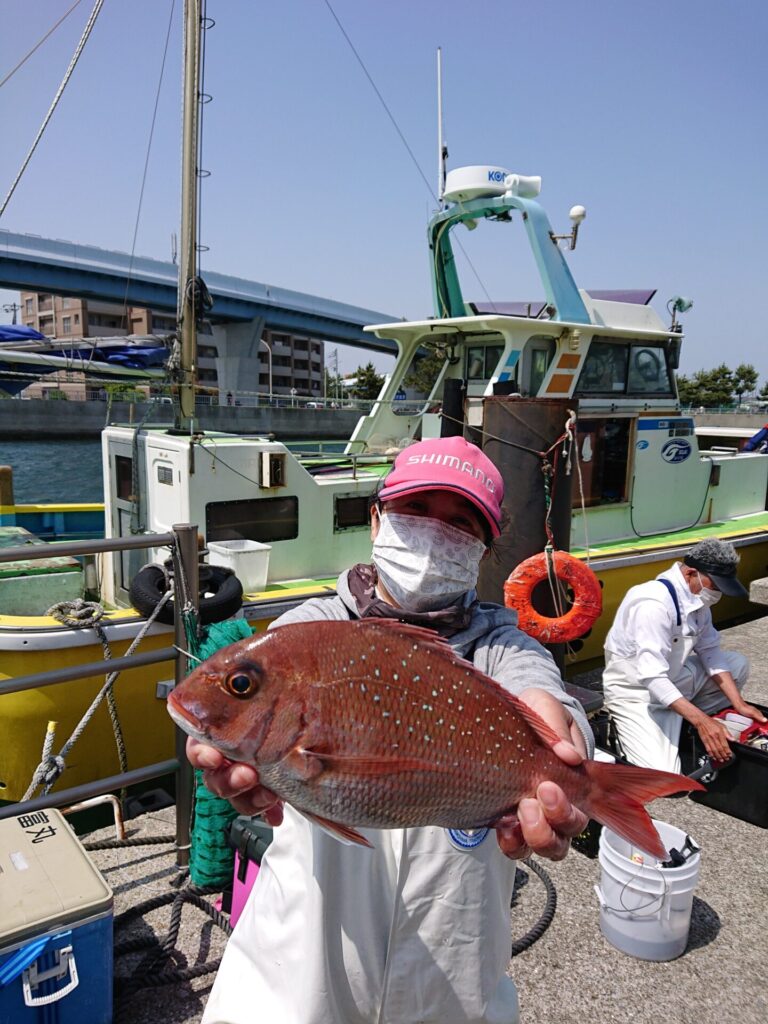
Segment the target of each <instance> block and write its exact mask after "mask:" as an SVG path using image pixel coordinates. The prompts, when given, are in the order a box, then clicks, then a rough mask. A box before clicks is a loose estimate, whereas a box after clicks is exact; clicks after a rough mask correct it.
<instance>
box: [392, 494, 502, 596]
mask: <svg viewBox="0 0 768 1024" xmlns="http://www.w3.org/2000/svg"><path fill="white" fill-rule="evenodd" d="M484 553H485V544H484V543H483V542H482V541H481V540H478V539H477V538H476V537H472V536H470V535H469V534H468V533H464V531H463V530H459V529H457V528H456V527H455V526H449V525H448V524H447V523H442V522H440V520H439V519H429V518H427V517H426V516H408V515H399V514H397V513H394V514H390V513H386V514H384V515H382V516H381V518H380V520H379V532H378V533H377V534H376V540H375V541H374V542H373V564H374V565H375V566H376V571H377V572H378V574H379V579H380V580H381V582H382V583H383V584H384V586H385V587H386V588H387V593H388V594H390V596H391V597H393V598H394V599H395V601H397V603H398V605H399V606H400V607H401V608H403V609H405V610H406V611H410V612H425V611H434V610H435V609H437V608H447V607H448V605H449V604H453V603H454V602H455V601H456V600H457V599H458V598H459V597H461V595H462V594H465V593H466V592H467V591H468V590H472V589H473V587H474V586H475V584H476V583H477V575H478V573H479V572H480V559H481V558H482V557H483V554H484Z"/></svg>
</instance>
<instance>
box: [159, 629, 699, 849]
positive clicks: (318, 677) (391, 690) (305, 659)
mask: <svg viewBox="0 0 768 1024" xmlns="http://www.w3.org/2000/svg"><path fill="white" fill-rule="evenodd" d="M168 711H169V713H170V714H171V716H172V718H173V719H174V721H175V722H176V723H177V725H179V726H180V728H181V729H183V730H184V731H185V732H187V733H189V734H190V735H191V736H194V737H195V738H196V739H199V740H202V741H204V742H206V743H209V744H211V745H212V746H214V747H216V748H218V749H219V750H220V751H221V752H222V753H223V754H224V755H225V756H226V757H227V758H229V759H230V760H232V761H242V762H245V763H247V764H251V765H254V766H255V767H256V768H257V770H258V772H259V777H260V781H261V784H262V785H263V786H266V787H267V788H268V789H270V790H272V791H273V792H274V793H275V794H277V796H279V797H280V798H282V799H283V800H285V801H286V802H288V803H290V804H292V805H293V806H294V807H295V808H296V809H297V810H299V811H301V812H302V813H303V814H305V815H306V816H307V817H309V818H310V819H312V820H313V821H315V822H317V823H318V824H320V825H321V826H322V827H324V828H326V829H328V830H330V831H332V832H334V833H336V834H337V835H339V836H340V837H342V838H344V839H346V840H351V841H353V842H358V843H361V844H363V845H366V846H369V845H370V843H368V841H367V840H366V839H365V838H364V837H363V836H362V835H360V834H359V833H358V832H357V831H356V829H357V828H363V827H367V828H374V829H381V828H408V827H415V826H425V825H436V826H442V827H444V828H461V829H471V828H481V827H484V826H493V825H494V823H496V822H499V821H500V820H501V819H507V820H509V818H510V816H511V815H514V813H515V810H516V808H517V805H518V803H519V802H520V800H522V799H523V797H531V796H534V795H535V793H536V789H537V787H538V785H539V783H541V782H543V781H545V780H550V781H552V782H554V783H556V784H557V785H558V786H560V787H561V788H562V789H563V791H564V792H565V794H566V796H567V797H568V799H569V800H570V801H571V803H573V804H575V805H576V806H577V807H579V808H580V809H581V810H582V811H584V813H585V814H587V815H588V816H589V817H590V818H594V819H595V820H596V821H599V822H602V824H603V825H607V826H608V827H610V828H611V829H613V830H614V831H615V832H617V833H618V834H619V835H621V836H623V837H624V838H625V839H626V840H627V841H628V842H631V843H634V844H635V845H637V846H639V847H641V848H642V849H643V850H646V851H648V852H649V853H651V854H653V855H655V856H656V857H658V858H660V859H662V860H666V858H667V852H666V850H665V848H664V846H663V844H662V842H661V839H660V838H659V834H658V832H657V831H656V829H655V828H654V826H653V823H652V821H651V818H650V817H649V815H648V813H647V811H646V810H645V807H644V804H646V803H648V802H649V801H650V800H653V799H655V798H656V797H660V796H666V795H669V794H671V793H678V792H681V791H685V790H693V789H703V788H704V787H703V786H701V784H700V783H697V782H695V781H693V780H692V779H688V778H686V777H685V776H682V775H675V774H673V773H671V772H661V771H653V770H651V769H648V768H636V767H630V766H627V765H617V764H607V763H602V762H598V761H589V760H587V761H584V762H583V763H582V764H581V765H579V766H578V767H572V766H570V765H567V764H564V763H563V762H562V761H561V760H560V758H558V757H557V756H556V755H555V754H554V753H553V752H552V749H551V748H552V746H553V745H554V744H555V743H557V742H558V741H559V739H560V737H559V736H558V735H557V734H556V733H555V732H554V730H553V729H552V728H550V726H549V725H547V723H546V722H544V720H543V719H542V718H541V717H540V716H539V715H538V714H536V712H535V711H533V709H532V708H530V707H529V706H528V705H527V704H525V703H524V702H523V701H521V700H519V699H518V698H517V697H514V696H512V695H511V694H510V693H508V692H507V691H506V690H505V689H503V687H501V686H499V684H498V683H496V682H494V680H493V679H491V678H490V677H489V676H486V675H484V674H483V673H481V672H478V671H477V669H475V668H474V666H473V665H471V664H470V663H469V662H467V661H464V660H463V659H462V658H460V657H459V656H458V655H456V654H455V653H454V652H453V651H452V649H451V648H450V646H449V645H448V644H447V643H446V642H445V641H444V640H442V639H441V638H440V637H439V636H438V635H437V634H436V633H434V632H432V631H431V630H427V629H421V628H418V627H415V626H409V625H404V624H402V623H398V622H395V621H394V620H387V619H366V620H360V621H350V622H335V621H326V622H306V623H297V624H291V625H286V626H278V627H276V628H274V629H272V630H269V631H268V632H266V633H261V634H258V635H254V636H253V637H249V638H247V639H245V640H241V641H239V642H238V643H234V644H231V645H230V646H229V647H225V648H222V649H221V650H219V651H217V652H216V653H215V654H214V655H213V656H212V657H210V658H208V659H207V660H206V661H204V662H202V663H201V664H200V665H199V666H198V667H197V668H196V669H195V670H194V671H193V672H192V673H191V674H190V675H189V676H188V677H187V678H186V679H185V680H184V681H183V682H182V683H181V684H180V685H179V686H177V687H176V689H175V690H173V691H172V693H171V694H170V696H169V698H168Z"/></svg>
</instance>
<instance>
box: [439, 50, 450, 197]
mask: <svg viewBox="0 0 768 1024" xmlns="http://www.w3.org/2000/svg"><path fill="white" fill-rule="evenodd" d="M447 156H448V149H447V148H446V146H445V144H444V142H443V51H442V48H441V47H440V46H438V48H437V198H438V201H439V203H440V209H441V210H442V209H443V208H444V206H445V202H444V201H443V192H445V160H446V157H447Z"/></svg>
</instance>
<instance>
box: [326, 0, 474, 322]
mask: <svg viewBox="0 0 768 1024" xmlns="http://www.w3.org/2000/svg"><path fill="white" fill-rule="evenodd" d="M324 3H325V6H326V7H327V8H328V10H329V11H330V12H331V16H332V17H333V20H334V21H335V22H336V24H337V25H338V27H339V31H340V32H341V34H342V35H343V36H344V38H345V39H346V41H347V44H348V45H349V48H350V50H351V51H352V53H353V54H354V55H355V58H356V60H357V63H358V64H359V65H360V67H361V68H362V69H363V74H364V75H365V77H366V78H367V79H368V81H369V82H370V84H371V88H372V89H373V91H374V92H375V93H376V95H377V97H378V99H379V102H380V103H381V105H382V107H384V110H385V111H386V114H387V117H388V118H389V119H390V121H391V122H392V124H393V125H394V128H395V131H396V132H397V134H398V135H399V137H400V141H401V142H402V144H403V145H404V146H405V148H406V150H407V152H408V155H409V156H410V158H411V160H412V161H413V164H414V166H415V168H416V170H417V171H418V172H419V174H420V176H421V179H422V181H423V182H424V184H425V185H426V186H427V190H428V191H429V194H430V195H431V196H432V199H433V200H434V201H435V202H436V203H438V204H439V199H438V198H437V196H436V195H435V190H434V189H433V188H432V186H431V185H430V184H429V181H428V180H427V176H426V175H425V174H424V171H423V170H422V169H421V165H420V164H419V161H418V160H417V159H416V156H415V154H414V152H413V150H412V149H411V147H410V146H409V145H408V140H407V139H406V137H405V135H404V134H403V132H402V131H401V129H400V125H399V124H398V123H397V121H396V120H395V116H394V114H393V113H392V111H391V110H390V109H389V107H388V106H387V102H386V100H385V99H384V97H383V96H382V94H381V92H380V90H379V88H378V86H377V85H376V83H375V82H374V80H373V77H372V75H371V73H370V71H369V70H368V68H367V67H366V66H365V62H364V61H363V58H362V57H361V56H360V54H359V53H358V52H357V50H356V49H355V45H354V43H353V42H352V40H351V39H350V38H349V35H348V34H347V31H346V29H345V28H344V26H343V25H342V23H341V21H340V20H339V16H338V15H337V14H336V11H334V9H333V7H331V4H330V0H324ZM456 244H457V245H458V247H459V249H461V252H462V255H463V256H464V259H465V260H466V261H467V263H468V264H469V266H470V269H471V270H472V273H473V274H474V275H475V277H476V278H477V282H478V284H479V285H480V287H481V288H482V289H483V292H484V293H485V297H486V298H487V299H488V301H489V302H491V303H492V302H493V300H492V299H491V297H490V295H489V294H488V290H487V289H486V287H485V285H484V284H483V281H482V279H481V277H480V275H479V274H478V272H477V270H476V269H475V265H474V263H473V262H472V260H471V259H470V258H469V254H468V253H467V250H466V249H465V248H464V246H463V245H462V244H461V242H460V241H459V240H458V239H456ZM441 301H442V299H441Z"/></svg>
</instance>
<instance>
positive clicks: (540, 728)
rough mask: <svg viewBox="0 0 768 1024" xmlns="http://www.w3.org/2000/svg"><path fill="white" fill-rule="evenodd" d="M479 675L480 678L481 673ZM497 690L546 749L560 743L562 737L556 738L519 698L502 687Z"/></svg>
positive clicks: (548, 727)
mask: <svg viewBox="0 0 768 1024" xmlns="http://www.w3.org/2000/svg"><path fill="white" fill-rule="evenodd" d="M479 674H480V675H481V676H482V673H479ZM482 678H483V679H487V680H488V681H489V682H491V683H493V685H494V686H499V684H498V683H497V682H496V681H495V680H494V679H491V678H490V676H482ZM499 689H500V690H501V691H502V692H503V693H504V695H505V697H506V698H507V700H508V701H510V702H511V703H512V704H514V706H515V711H517V713H518V714H519V715H520V717H521V718H523V719H525V721H526V723H527V724H528V725H530V727H531V728H532V729H533V731H534V732H535V733H536V735H537V736H538V737H539V739H540V740H541V741H542V742H543V743H546V745H547V746H548V747H554V745H555V744H556V743H561V742H562V739H563V737H562V736H558V734H557V733H556V732H555V730H554V729H553V728H552V726H551V725H547V723H546V722H545V721H544V719H543V718H542V717H541V715H540V714H539V713H538V712H537V711H534V710H533V708H532V707H530V706H529V705H528V704H526V703H525V701H524V700H520V698H519V697H514V696H513V695H512V694H511V693H509V692H508V691H507V690H505V689H504V687H503V686H499Z"/></svg>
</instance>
